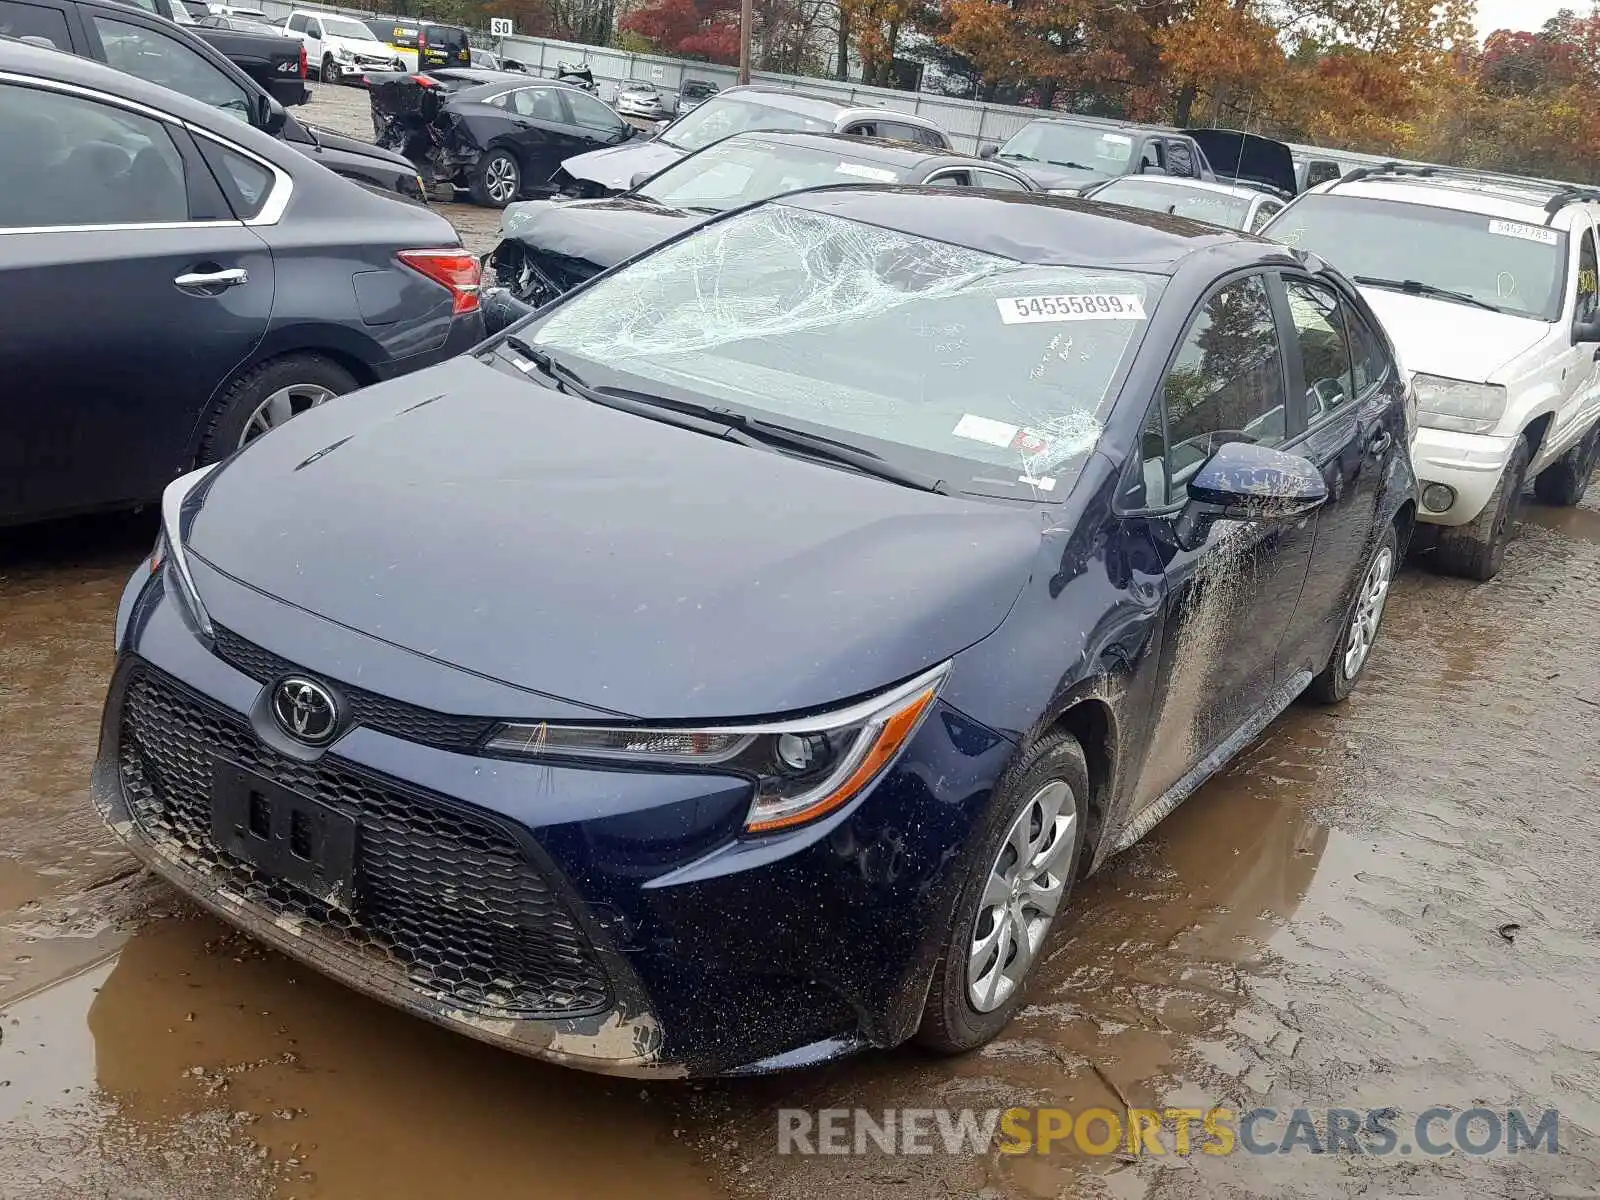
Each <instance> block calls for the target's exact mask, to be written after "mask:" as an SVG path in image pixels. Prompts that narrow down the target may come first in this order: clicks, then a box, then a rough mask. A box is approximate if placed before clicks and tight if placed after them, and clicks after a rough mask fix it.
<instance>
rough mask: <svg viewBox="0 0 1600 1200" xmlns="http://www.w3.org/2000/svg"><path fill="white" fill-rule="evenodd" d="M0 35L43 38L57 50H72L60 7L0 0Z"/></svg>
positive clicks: (64, 15)
mask: <svg viewBox="0 0 1600 1200" xmlns="http://www.w3.org/2000/svg"><path fill="white" fill-rule="evenodd" d="M0 37H14V38H19V39H20V38H34V39H38V38H43V39H44V40H45V41H47V42H49V43H50V44H51V45H52V46H54V47H55V48H56V49H57V50H66V51H68V52H69V53H70V52H71V50H72V34H71V33H70V32H68V30H67V15H66V14H65V13H64V12H62V11H61V10H60V9H59V8H45V7H44V6H43V5H39V4H21V3H18V2H17V0H0Z"/></svg>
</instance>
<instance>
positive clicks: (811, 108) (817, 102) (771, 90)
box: [717, 83, 850, 121]
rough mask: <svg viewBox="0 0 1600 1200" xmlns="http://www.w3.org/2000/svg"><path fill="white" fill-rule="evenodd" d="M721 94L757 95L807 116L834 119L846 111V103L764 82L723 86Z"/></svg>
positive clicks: (764, 100) (777, 106) (774, 104)
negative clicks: (729, 86)
mask: <svg viewBox="0 0 1600 1200" xmlns="http://www.w3.org/2000/svg"><path fill="white" fill-rule="evenodd" d="M717 95H718V96H719V97H722V96H759V97H760V98H761V100H762V102H763V103H765V104H767V105H768V106H769V107H772V108H781V109H784V110H786V111H788V112H797V113H804V114H806V115H807V116H813V117H826V118H827V119H828V120H830V121H831V120H834V119H836V118H837V117H838V115H839V114H840V113H843V112H848V111H849V109H850V106H849V105H848V104H840V103H839V102H838V101H837V100H828V99H825V98H824V97H822V96H808V95H806V94H805V93H804V92H796V91H791V90H790V89H789V88H779V87H772V86H771V85H770V84H764V83H745V84H739V85H737V86H735V87H731V88H723V89H722V91H720V92H718V93H717Z"/></svg>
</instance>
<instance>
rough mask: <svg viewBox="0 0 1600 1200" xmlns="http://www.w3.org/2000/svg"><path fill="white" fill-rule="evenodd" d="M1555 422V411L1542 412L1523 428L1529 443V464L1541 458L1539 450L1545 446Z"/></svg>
mask: <svg viewBox="0 0 1600 1200" xmlns="http://www.w3.org/2000/svg"><path fill="white" fill-rule="evenodd" d="M1554 420H1555V413H1554V412H1553V411H1551V412H1542V413H1540V414H1539V415H1538V416H1536V417H1534V418H1533V420H1531V421H1529V422H1528V423H1527V424H1526V425H1524V426H1523V427H1522V437H1523V438H1524V439H1525V440H1526V441H1527V443H1528V461H1529V463H1532V462H1533V460H1534V459H1536V458H1538V457H1539V448H1540V447H1541V446H1543V445H1544V439H1545V435H1546V434H1548V433H1549V432H1550V425H1551V422H1553V421H1554Z"/></svg>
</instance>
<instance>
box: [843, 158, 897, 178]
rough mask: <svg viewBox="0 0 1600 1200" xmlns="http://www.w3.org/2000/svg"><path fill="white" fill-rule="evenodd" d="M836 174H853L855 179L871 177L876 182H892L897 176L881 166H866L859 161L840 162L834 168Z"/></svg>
mask: <svg viewBox="0 0 1600 1200" xmlns="http://www.w3.org/2000/svg"><path fill="white" fill-rule="evenodd" d="M833 170H834V174H836V175H854V176H855V177H856V178H857V179H871V180H873V181H875V182H878V183H893V182H894V181H895V180H896V179H898V178H899V176H898V175H896V174H895V173H894V172H893V171H886V170H884V168H882V167H867V166H863V165H861V164H860V163H849V162H842V163H840V164H839V165H838V166H837V167H835V168H834V169H833Z"/></svg>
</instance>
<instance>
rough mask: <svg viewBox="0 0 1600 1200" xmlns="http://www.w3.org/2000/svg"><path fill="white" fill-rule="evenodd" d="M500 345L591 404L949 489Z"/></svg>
mask: <svg viewBox="0 0 1600 1200" xmlns="http://www.w3.org/2000/svg"><path fill="white" fill-rule="evenodd" d="M504 344H505V345H507V346H509V347H510V348H511V349H513V350H515V351H516V352H517V353H518V354H520V355H522V357H523V358H525V359H527V360H528V361H529V362H531V363H532V364H533V365H534V366H535V367H537V368H538V370H539V372H540V373H541V374H543V375H544V376H545V377H546V378H548V379H549V380H550V381H551V383H552V384H553V385H554V386H555V388H556V390H557V391H561V392H566V393H567V394H568V395H576V396H581V397H582V398H583V399H585V400H590V401H592V402H594V403H595V404H603V405H605V406H606V407H607V408H615V409H618V410H619V411H621V412H627V413H632V414H633V415H635V416H640V417H647V418H650V419H652V420H658V421H659V420H663V419H666V420H668V421H669V423H670V424H673V425H677V426H678V427H679V428H680V429H692V430H694V431H696V432H698V433H707V432H710V431H709V430H708V429H707V428H706V426H708V425H710V426H713V427H714V428H715V429H716V431H717V434H718V436H721V437H725V438H726V439H727V440H729V441H733V442H737V443H739V444H740V445H742V446H766V447H768V448H770V449H777V450H792V451H794V452H795V453H797V454H800V455H803V456H804V457H807V458H815V459H821V460H823V461H824V462H830V463H837V464H838V465H840V466H844V467H849V468H851V469H852V470H855V471H860V472H861V473H862V474H864V475H875V476H877V477H878V478H879V479H886V480H888V481H890V482H891V483H898V484H901V485H903V486H905V487H911V488H916V489H918V490H919V491H924V492H937V493H939V494H940V495H948V494H949V490H948V489H947V488H946V487H945V485H944V481H943V480H941V479H934V478H932V477H931V476H928V475H923V474H921V473H919V472H916V471H908V470H906V469H905V468H903V467H897V466H895V465H894V464H893V463H891V462H888V461H886V460H885V459H884V458H883V457H882V456H880V455H877V454H874V453H873V452H872V451H871V450H867V449H864V448H863V447H860V446H851V445H849V444H847V443H845V442H837V441H834V440H833V439H832V438H828V437H823V436H822V435H821V434H817V433H807V432H805V431H804V430H802V429H792V428H790V427H789V426H787V425H775V424H773V423H771V422H770V421H763V420H761V419H759V418H757V417H751V416H747V415H745V414H744V413H740V412H734V411H733V410H732V409H727V408H718V407H716V406H715V405H710V404H696V403H694V402H693V401H692V400H674V399H672V398H671V397H669V396H657V395H655V394H654V393H653V392H640V391H634V390H633V389H631V388H618V387H596V386H595V385H593V384H589V383H585V382H584V380H583V377H582V376H580V375H579V374H578V373H577V372H576V371H574V370H573V369H572V368H571V367H569V366H567V365H566V364H565V363H562V362H561V361H560V360H558V359H556V358H554V357H552V355H551V354H550V352H549V351H548V350H544V349H541V348H540V347H538V346H535V345H534V344H533V343H532V342H529V341H527V340H526V339H524V338H521V337H518V336H517V335H516V334H511V335H509V336H507V337H506V338H505V339H504ZM664 414H672V417H676V418H680V419H677V420H673V419H672V418H671V417H665V416H664ZM682 418H687V419H682Z"/></svg>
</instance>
